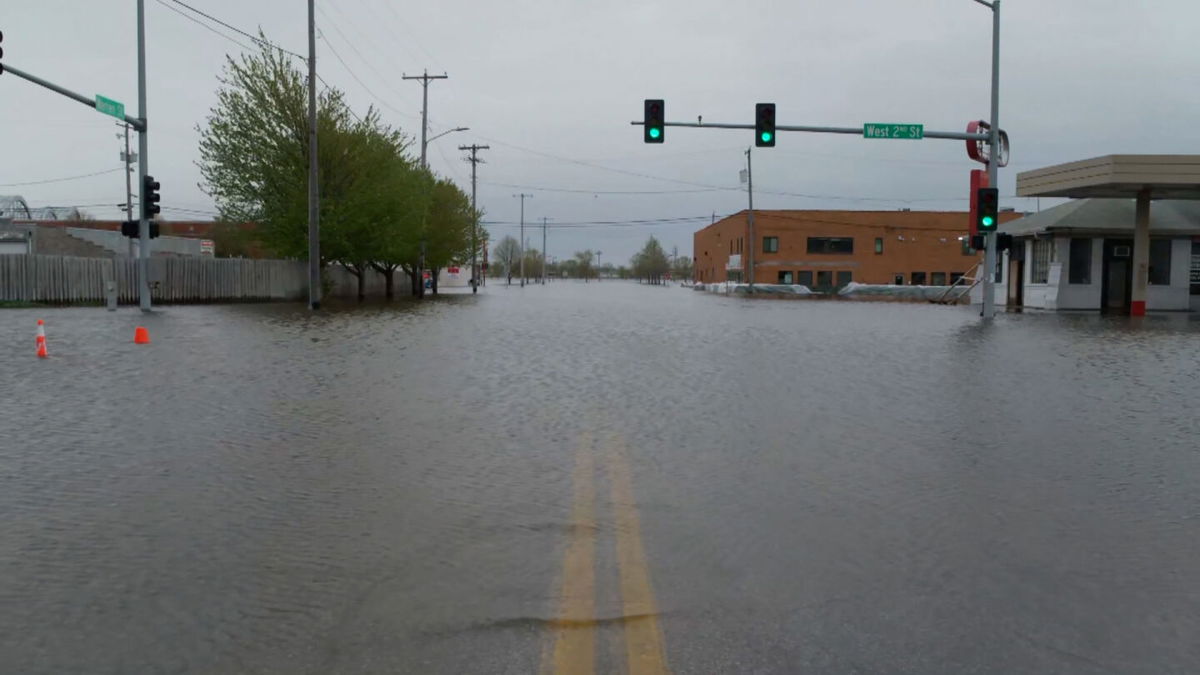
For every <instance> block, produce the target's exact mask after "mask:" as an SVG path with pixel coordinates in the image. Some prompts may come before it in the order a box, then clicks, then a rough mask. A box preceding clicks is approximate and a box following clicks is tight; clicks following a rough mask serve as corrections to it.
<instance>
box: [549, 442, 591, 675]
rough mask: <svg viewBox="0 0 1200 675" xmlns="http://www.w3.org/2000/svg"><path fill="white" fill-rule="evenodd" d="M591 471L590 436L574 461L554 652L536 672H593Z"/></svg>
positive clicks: (580, 443) (582, 443)
mask: <svg viewBox="0 0 1200 675" xmlns="http://www.w3.org/2000/svg"><path fill="white" fill-rule="evenodd" d="M595 474H596V471H595V459H594V453H593V451H592V436H591V434H587V433H585V434H583V436H582V437H581V438H580V441H579V450H578V453H577V455H576V457H575V473H574V477H573V483H574V490H575V503H574V506H573V507H572V509H571V541H570V543H569V544H568V545H567V552H566V555H565V556H564V559H563V579H562V594H561V604H560V605H559V612H558V618H557V619H556V620H555V621H554V624H553V626H554V653H553V658H552V660H551V662H550V663H549V664H547V663H545V662H543V667H542V672H546V671H547V670H549V668H547V667H546V666H551V667H552V669H553V670H552V672H554V673H570V674H571V675H576V674H578V675H591V673H594V672H595V670H596V570H595V560H596V475H595Z"/></svg>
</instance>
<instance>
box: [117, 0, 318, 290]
mask: <svg viewBox="0 0 1200 675" xmlns="http://www.w3.org/2000/svg"><path fill="white" fill-rule="evenodd" d="M139 1H140V0H139ZM317 180H318V176H317V17H316V7H315V6H314V0H308V308H309V309H320V308H321V192H320V190H321V188H320V185H318V183H317Z"/></svg>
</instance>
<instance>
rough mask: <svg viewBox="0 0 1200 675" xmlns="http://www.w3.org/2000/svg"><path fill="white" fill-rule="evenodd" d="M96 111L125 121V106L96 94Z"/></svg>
mask: <svg viewBox="0 0 1200 675" xmlns="http://www.w3.org/2000/svg"><path fill="white" fill-rule="evenodd" d="M96 111H97V112H100V113H103V114H105V115H111V116H113V117H115V118H117V119H119V120H121V121H122V122H124V121H125V104H124V103H121V102H120V101H114V100H112V99H111V98H104V97H103V96H101V95H100V94H96Z"/></svg>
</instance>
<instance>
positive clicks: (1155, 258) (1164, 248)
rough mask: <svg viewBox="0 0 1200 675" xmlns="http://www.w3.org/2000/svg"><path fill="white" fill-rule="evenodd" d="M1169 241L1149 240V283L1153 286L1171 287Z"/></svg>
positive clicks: (1170, 243) (1170, 242) (1171, 242)
mask: <svg viewBox="0 0 1200 675" xmlns="http://www.w3.org/2000/svg"><path fill="white" fill-rule="evenodd" d="M1174 243H1175V242H1173V241H1171V240H1170V239H1151V240H1150V283H1151V284H1154V285H1155V286H1170V285H1171V245H1172V244H1174Z"/></svg>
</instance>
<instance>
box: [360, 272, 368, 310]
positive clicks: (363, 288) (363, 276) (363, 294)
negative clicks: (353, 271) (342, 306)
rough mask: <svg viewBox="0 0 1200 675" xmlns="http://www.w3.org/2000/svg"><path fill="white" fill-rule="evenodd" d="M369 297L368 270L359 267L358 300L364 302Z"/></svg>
mask: <svg viewBox="0 0 1200 675" xmlns="http://www.w3.org/2000/svg"><path fill="white" fill-rule="evenodd" d="M366 299H367V270H366V269H364V268H359V270H358V301H359V302H362V301H363V300H366Z"/></svg>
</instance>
